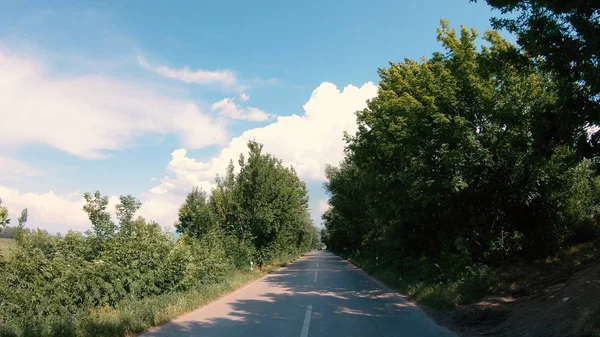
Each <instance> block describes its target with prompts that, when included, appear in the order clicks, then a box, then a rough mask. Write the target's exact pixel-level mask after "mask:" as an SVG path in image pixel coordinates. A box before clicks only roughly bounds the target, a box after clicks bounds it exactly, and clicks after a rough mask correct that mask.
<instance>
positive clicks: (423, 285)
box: [348, 258, 505, 309]
mask: <svg viewBox="0 0 600 337" xmlns="http://www.w3.org/2000/svg"><path fill="white" fill-rule="evenodd" d="M348 261H350V262H351V263H352V264H354V265H356V266H357V267H359V268H361V269H363V270H364V271H365V272H367V273H368V274H369V275H371V276H373V277H374V278H376V279H378V280H379V281H381V282H383V283H384V284H385V285H387V286H388V287H390V288H392V289H394V290H396V291H398V292H400V293H402V294H404V295H406V296H408V297H409V298H410V299H412V300H415V301H417V302H418V303H420V304H424V305H426V306H428V307H430V308H433V309H445V308H452V307H455V306H457V305H461V304H468V303H473V302H475V301H477V300H479V299H481V298H482V297H483V296H485V295H487V294H489V293H492V292H495V291H498V290H499V289H501V288H502V287H505V285H504V283H503V282H500V279H499V278H498V276H497V275H496V274H495V273H494V272H493V271H492V270H491V269H489V268H484V267H482V268H473V269H471V270H468V271H467V270H466V269H465V272H464V273H463V276H461V277H459V278H458V279H456V280H449V281H448V280H447V281H445V282H440V281H437V280H432V279H427V278H426V277H424V276H423V275H401V274H400V273H398V272H397V271H396V270H394V269H392V268H389V267H384V266H378V265H375V264H373V263H369V262H368V261H367V260H364V259H357V258H348Z"/></svg>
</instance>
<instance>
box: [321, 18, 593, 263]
mask: <svg viewBox="0 0 600 337" xmlns="http://www.w3.org/2000/svg"><path fill="white" fill-rule="evenodd" d="M477 37H478V34H477V32H476V31H474V30H469V29H467V28H466V27H462V28H461V30H460V35H459V34H458V33H457V32H456V31H455V30H453V29H451V28H450V26H449V24H448V22H446V21H444V20H442V24H441V27H440V28H439V29H438V40H439V41H440V42H441V44H442V45H443V47H444V49H445V51H444V52H438V53H434V54H433V55H432V57H431V58H423V59H421V61H420V62H418V61H414V60H410V59H405V60H404V62H399V63H391V64H390V66H389V67H387V68H383V69H380V70H379V75H380V77H381V81H380V83H379V93H378V95H377V97H375V98H373V99H372V100H370V101H368V102H367V106H368V107H367V109H365V110H363V111H359V112H357V124H358V131H357V132H356V134H354V135H346V141H347V152H346V158H345V159H344V161H343V162H342V163H341V164H340V166H339V167H338V168H333V167H328V168H327V169H326V176H327V178H328V181H327V183H326V184H325V188H326V190H327V191H328V193H329V194H330V199H329V203H330V205H331V206H332V207H331V208H330V209H329V210H328V211H327V212H326V213H325V214H324V215H323V220H324V224H325V226H326V228H327V238H326V241H327V245H328V246H329V247H331V248H332V249H334V250H337V251H340V252H344V253H346V254H356V253H359V252H360V253H361V254H365V255H367V256H373V257H375V256H377V257H379V258H380V261H384V262H385V263H391V264H392V265H396V266H398V267H402V266H405V265H410V264H411V263H413V262H414V261H419V259H421V258H425V259H431V260H437V261H440V263H441V265H444V263H446V265H454V266H456V265H457V264H462V265H463V266H464V265H465V264H469V263H473V262H487V263H498V264H506V263H507V260H508V259H510V258H514V257H516V256H519V255H522V254H527V255H528V256H537V255H541V254H547V253H550V252H552V251H555V250H556V249H558V248H559V247H560V246H561V245H563V244H565V243H567V242H569V240H572V238H573V237H574V235H576V233H577V232H578V231H579V229H578V228H584V227H586V226H587V227H589V224H590V223H595V222H594V220H593V219H597V216H598V213H597V210H596V209H597V206H596V205H597V203H596V202H597V201H596V200H597V196H598V193H597V190H596V189H595V186H596V179H597V178H596V176H597V174H596V173H595V172H594V171H593V170H591V169H589V168H590V166H589V165H590V164H585V165H584V164H582V162H581V158H582V156H581V155H580V154H578V153H579V152H578V151H579V148H578V146H577V142H575V141H574V140H575V138H569V137H565V138H563V139H562V140H557V141H548V140H549V139H552V138H553V137H554V136H555V134H554V133H553V132H552V127H549V126H551V125H552V124H553V123H554V122H555V120H554V119H553V117H552V116H554V115H556V114H560V112H561V111H562V109H564V107H565V105H564V93H563V92H562V91H561V90H562V85H563V84H564V83H563V82H564V81H563V80H562V79H558V78H557V74H555V73H553V72H550V71H548V70H546V69H545V68H543V67H540V65H539V62H537V59H536V58H534V57H531V56H528V55H527V54H526V53H524V52H522V51H520V50H519V49H518V48H517V47H516V46H514V45H512V44H510V43H508V42H507V41H506V40H504V39H503V38H502V37H501V36H500V35H499V34H498V32H496V31H488V32H486V33H485V34H484V36H483V38H484V40H486V41H487V42H488V44H489V45H488V46H485V47H481V48H480V49H479V50H478V48H477V46H476V45H475V41H476V39H477ZM565 125H566V124H565ZM566 126H567V129H568V130H570V131H569V135H573V134H576V133H577V132H579V131H581V130H582V129H581V127H579V129H578V127H575V124H571V125H570V126H568V125H566ZM566 139H571V141H566ZM581 165H583V166H581ZM559 200H562V202H561V201H559ZM566 200H571V201H569V202H565V201H566ZM413 267H418V266H413Z"/></svg>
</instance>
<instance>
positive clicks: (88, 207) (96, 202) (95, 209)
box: [83, 191, 117, 239]
mask: <svg viewBox="0 0 600 337" xmlns="http://www.w3.org/2000/svg"><path fill="white" fill-rule="evenodd" d="M83 198H84V199H85V202H86V204H85V205H84V206H83V210H84V211H85V212H86V213H87V214H88V217H89V219H90V221H91V223H92V227H93V230H94V234H95V235H96V236H97V237H98V238H101V239H109V238H110V237H112V236H113V235H115V233H116V231H117V226H116V225H115V224H114V222H113V221H112V220H111V218H110V213H108V211H107V210H106V208H107V207H108V197H107V196H102V195H101V194H100V191H96V192H95V193H94V194H90V193H88V192H86V193H85V194H84V195H83Z"/></svg>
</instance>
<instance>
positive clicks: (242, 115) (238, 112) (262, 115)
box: [211, 98, 275, 122]
mask: <svg viewBox="0 0 600 337" xmlns="http://www.w3.org/2000/svg"><path fill="white" fill-rule="evenodd" d="M234 101H235V98H223V99H222V100H220V101H218V102H216V103H213V105H212V106H211V109H212V110H213V111H218V112H219V115H221V116H223V117H228V118H232V119H240V120H247V121H250V122H263V121H266V120H268V119H270V118H273V117H275V115H271V114H268V113H266V112H264V111H262V110H260V109H258V108H252V107H250V108H242V107H240V106H239V105H237V104H236V103H235V102H234Z"/></svg>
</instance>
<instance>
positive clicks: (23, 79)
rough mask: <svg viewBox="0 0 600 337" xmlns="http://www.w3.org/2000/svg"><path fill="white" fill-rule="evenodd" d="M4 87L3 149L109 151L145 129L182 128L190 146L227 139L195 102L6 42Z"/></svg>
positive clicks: (0, 58) (0, 77)
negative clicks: (79, 70) (78, 71)
mask: <svg viewBox="0 0 600 337" xmlns="http://www.w3.org/2000/svg"><path fill="white" fill-rule="evenodd" d="M0 92H1V93H2V94H1V95H0V112H1V113H2V123H0V134H1V135H2V142H0V149H2V147H6V148H9V147H10V148H13V147H15V146H21V145H26V144H35V143H41V144H47V145H49V146H52V147H54V148H57V149H59V150H62V151H64V152H67V153H70V154H72V155H75V156H78V157H82V158H102V157H104V156H106V153H105V151H106V150H119V149H121V148H123V147H126V146H129V145H131V144H132V141H133V138H134V137H135V136H138V135H141V134H145V133H156V134H163V135H164V134H168V133H175V134H177V135H179V137H180V139H181V141H182V142H183V144H186V145H185V146H186V147H187V148H201V147H204V146H208V145H214V144H221V143H223V142H224V141H225V140H226V138H227V133H226V131H225V128H224V126H223V125H221V124H220V122H217V121H215V120H213V119H212V118H211V117H210V116H209V115H207V114H204V113H202V112H201V111H200V110H199V108H198V106H197V105H196V104H194V103H193V102H191V101H186V100H181V99H174V98H170V97H166V96H165V95H163V94H161V93H159V92H156V91H153V90H149V89H146V88H145V87H143V86H142V85H140V84H136V83H130V82H126V81H123V80H118V79H115V78H111V77H108V76H102V75H84V76H71V77H65V76H53V75H52V74H51V72H50V70H49V69H47V67H46V66H45V65H44V64H43V63H42V62H41V61H40V60H37V59H35V58H33V57H30V56H27V55H23V54H18V53H14V52H9V51H7V50H5V49H2V48H1V47H0Z"/></svg>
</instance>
